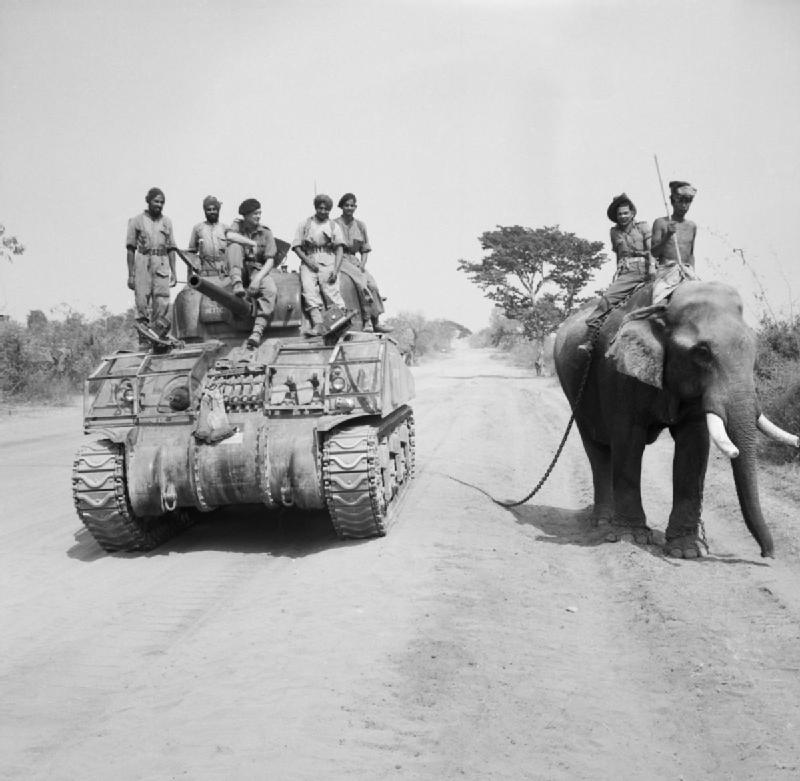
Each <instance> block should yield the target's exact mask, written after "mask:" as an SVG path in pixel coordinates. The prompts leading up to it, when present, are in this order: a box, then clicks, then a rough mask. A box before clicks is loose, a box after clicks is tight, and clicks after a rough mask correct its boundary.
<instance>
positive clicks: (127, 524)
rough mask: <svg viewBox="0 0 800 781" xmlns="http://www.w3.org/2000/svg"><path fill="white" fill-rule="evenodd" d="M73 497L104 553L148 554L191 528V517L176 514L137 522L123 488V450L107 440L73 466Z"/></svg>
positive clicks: (79, 456) (87, 450)
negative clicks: (134, 552)
mask: <svg viewBox="0 0 800 781" xmlns="http://www.w3.org/2000/svg"><path fill="white" fill-rule="evenodd" d="M72 496H73V499H74V500H75V509H76V510H77V511H78V517H79V518H80V519H81V521H83V525H84V526H85V527H86V528H87V529H88V530H89V533H90V534H91V535H92V537H94V538H95V540H97V543H98V545H100V547H101V548H103V550H106V551H108V552H110V553H113V552H115V551H135V550H141V551H148V550H152V549H153V548H155V547H156V546H158V545H160V544H161V543H162V542H165V541H166V540H168V539H169V538H170V537H173V536H174V535H176V534H177V533H178V532H180V531H182V530H183V529H185V528H186V527H187V526H189V525H191V522H192V520H191V514H190V513H188V512H186V511H182V510H177V511H175V512H172V513H166V514H164V515H162V516H157V517H152V518H140V517H139V516H137V515H136V514H135V513H134V512H133V510H132V509H131V506H130V503H129V502H128V496H127V491H126V487H125V449H124V447H123V445H120V444H117V443H114V442H110V441H108V440H98V441H97V442H92V443H91V444H88V445H84V446H83V447H82V448H81V449H80V450H79V451H78V452H77V454H76V456H75V461H74V463H73V466H72Z"/></svg>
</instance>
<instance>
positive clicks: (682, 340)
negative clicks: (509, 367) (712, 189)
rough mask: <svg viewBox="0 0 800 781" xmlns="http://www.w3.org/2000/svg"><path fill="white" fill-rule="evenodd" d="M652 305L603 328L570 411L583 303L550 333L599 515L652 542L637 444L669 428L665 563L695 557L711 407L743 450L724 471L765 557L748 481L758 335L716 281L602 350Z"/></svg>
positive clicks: (638, 300)
mask: <svg viewBox="0 0 800 781" xmlns="http://www.w3.org/2000/svg"><path fill="white" fill-rule="evenodd" d="M649 299H650V289H649V286H647V287H645V288H643V289H642V290H641V291H639V292H637V293H636V294H634V296H633V298H632V299H631V300H630V301H629V302H628V303H627V304H626V305H625V306H624V307H622V308H621V309H620V310H618V311H615V312H613V313H612V315H611V316H610V318H609V319H608V321H607V322H606V323H605V325H604V326H603V328H602V330H601V332H600V336H599V340H598V342H597V344H596V347H595V349H594V353H593V355H592V358H591V361H592V364H591V367H590V369H589V375H588V379H587V385H586V390H585V392H584V395H583V398H582V399H581V400H580V403H579V405H578V406H577V407H576V406H575V399H576V396H577V393H578V387H579V384H580V380H581V377H582V375H583V372H584V369H585V367H586V363H587V361H588V360H589V357H588V355H587V353H585V352H583V351H580V350H578V349H577V347H578V345H579V344H580V343H581V341H582V340H583V339H585V338H586V327H585V318H586V316H587V313H588V311H589V309H590V308H591V307H586V308H585V309H583V310H582V311H581V312H578V313H576V314H575V315H573V316H572V317H570V318H569V319H568V320H567V321H566V322H565V323H564V324H563V325H562V326H561V328H560V329H559V332H558V335H557V337H556V343H555V347H554V357H555V364H556V370H557V372H558V377H559V380H560V381H561V386H562V387H563V389H564V392H565V393H566V395H567V398H568V399H569V401H570V404H571V405H572V407H573V409H574V410H575V422H576V424H577V426H578V430H579V431H580V435H581V438H582V439H583V445H584V448H585V449H586V454H587V455H588V457H589V461H590V463H591V466H592V475H593V478H594V516H595V520H596V521H597V522H599V523H606V522H607V523H610V524H611V525H612V528H613V527H621V529H622V530H626V529H627V530H630V531H632V532H635V536H636V537H637V539H645V538H649V533H648V530H647V525H646V518H645V514H644V510H643V509H642V498H641V470H642V456H643V454H644V448H645V445H648V444H650V443H652V442H654V441H655V440H656V438H657V437H658V435H659V433H660V432H661V431H662V430H663V429H664V428H669V431H670V433H671V434H672V438H673V440H674V442H675V456H674V460H673V479H672V483H673V503H672V511H671V512H670V515H669V524H668V526H667V530H666V546H665V549H666V552H667V553H668V554H669V555H673V556H683V557H687V558H690V557H696V556H700V555H703V553H704V552H705V551H704V549H703V546H702V544H701V543H700V542H699V540H698V527H699V523H700V513H701V509H702V500H703V483H704V480H705V473H706V466H707V463H708V450H709V430H708V428H707V425H706V413H708V412H712V413H715V414H716V415H719V417H720V418H721V419H722V421H723V423H724V425H725V431H726V432H727V435H728V437H729V438H730V440H731V441H732V443H733V445H735V447H736V448H738V450H739V456H738V457H736V458H733V460H732V462H731V464H732V467H733V474H734V480H735V483H736V490H737V493H738V496H739V503H740V506H741V509H742V514H743V516H744V520H745V523H746V524H747V528H748V529H749V530H750V532H751V534H752V535H753V537H754V538H755V540H756V542H758V544H759V546H760V548H761V555H762V556H772V554H773V544H772V537H771V535H770V532H769V530H768V528H767V526H766V524H765V522H764V518H763V516H762V514H761V507H760V503H759V498H758V484H757V479H756V453H755V445H756V430H757V429H756V419H757V416H758V410H757V402H756V394H755V384H754V379H753V364H754V361H755V351H756V350H755V334H754V333H753V332H752V330H751V329H750V328H748V326H747V325H745V323H744V321H743V319H742V302H741V299H740V297H739V294H738V293H737V292H736V291H735V290H734V289H733V288H732V287H730V286H728V285H724V284H722V283H718V282H696V281H687V282H684V283H682V284H681V285H680V286H679V287H678V288H677V289H676V290H675V292H674V294H673V296H672V299H671V301H670V302H669V305H668V307H667V310H666V312H665V314H664V315H662V316H661V317H659V318H657V319H649V320H636V321H632V322H630V323H628V324H627V325H626V326H625V328H624V329H623V331H622V332H621V333H620V336H619V337H618V339H617V341H616V342H615V343H614V346H613V348H612V350H611V352H610V353H609V354H608V355H607V354H606V353H607V350H608V348H609V343H610V340H611V339H612V338H613V335H614V334H615V333H616V331H617V329H618V328H619V325H620V321H621V320H622V317H623V315H624V313H625V312H626V311H631V310H632V309H634V308H636V307H637V306H641V305H644V304H647V303H649ZM623 371H624V372H625V373H623ZM637 377H638V378H640V379H637ZM659 384H660V385H661V387H656V386H657V385H659ZM731 450H732V451H733V452H735V450H734V449H733V448H731ZM615 532H616V533H617V534H619V532H620V529H619V528H617V529H615ZM612 538H613V536H612Z"/></svg>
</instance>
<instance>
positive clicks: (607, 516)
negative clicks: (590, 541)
mask: <svg viewBox="0 0 800 781" xmlns="http://www.w3.org/2000/svg"><path fill="white" fill-rule="evenodd" d="M613 520H614V510H613V508H611V507H605V506H603V505H601V504H596V505H594V507H593V508H592V515H591V522H592V526H596V527H600V526H608V525H609V524H611V523H612V522H613Z"/></svg>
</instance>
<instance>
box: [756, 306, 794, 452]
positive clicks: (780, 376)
mask: <svg viewBox="0 0 800 781" xmlns="http://www.w3.org/2000/svg"><path fill="white" fill-rule="evenodd" d="M756 389H757V391H758V397H759V402H760V404H761V408H762V410H763V411H764V414H765V415H766V416H767V417H768V418H769V419H770V420H772V421H773V422H774V423H776V424H777V425H778V426H780V427H781V428H783V429H785V430H786V431H790V432H792V433H800V317H796V318H794V319H793V320H783V321H775V320H772V319H764V320H763V321H762V322H761V327H760V329H759V331H758V353H757V356H756ZM759 453H760V454H761V455H762V456H763V457H764V458H766V459H767V460H769V461H774V462H778V463H784V462H787V461H792V460H798V458H800V454H798V452H797V451H796V450H791V449H790V448H787V447H786V446H785V445H780V444H778V443H777V442H773V441H772V440H766V439H764V438H761V439H760V441H759Z"/></svg>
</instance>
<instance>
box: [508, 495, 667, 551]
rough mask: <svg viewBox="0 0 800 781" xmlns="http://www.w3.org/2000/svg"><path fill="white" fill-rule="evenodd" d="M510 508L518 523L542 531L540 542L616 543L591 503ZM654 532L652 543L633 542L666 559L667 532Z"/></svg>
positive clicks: (582, 544) (567, 543) (587, 545)
mask: <svg viewBox="0 0 800 781" xmlns="http://www.w3.org/2000/svg"><path fill="white" fill-rule="evenodd" d="M508 511H509V512H510V513H511V514H512V515H513V516H514V520H515V521H516V522H517V523H518V524H521V525H523V526H533V527H535V528H537V529H538V530H539V531H540V532H541V534H539V535H538V536H537V537H536V539H537V540H539V541H540V542H547V543H552V544H555V545H577V546H580V547H594V546H597V545H611V544H614V543H610V542H609V541H608V540H607V539H606V534H607V533H608V531H609V529H608V527H598V526H596V525H595V524H594V523H593V521H592V506H591V505H589V506H588V507H584V508H582V509H579V510H570V509H566V508H564V507H551V506H549V505H541V504H540V505H536V504H526V505H521V506H519V507H511V508H508ZM654 535H655V543H654V544H652V545H646V544H644V543H637V542H633V541H631V544H632V545H635V546H636V547H637V548H641V549H642V550H643V551H647V552H648V553H650V554H651V555H653V556H655V557H657V558H664V553H663V551H662V550H661V545H663V543H664V535H663V534H662V533H661V532H659V531H654Z"/></svg>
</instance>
